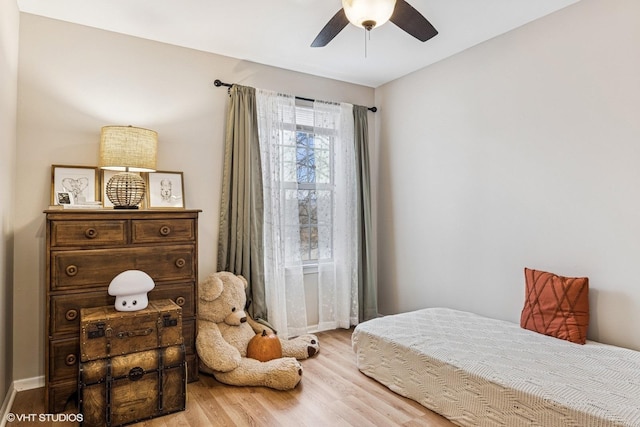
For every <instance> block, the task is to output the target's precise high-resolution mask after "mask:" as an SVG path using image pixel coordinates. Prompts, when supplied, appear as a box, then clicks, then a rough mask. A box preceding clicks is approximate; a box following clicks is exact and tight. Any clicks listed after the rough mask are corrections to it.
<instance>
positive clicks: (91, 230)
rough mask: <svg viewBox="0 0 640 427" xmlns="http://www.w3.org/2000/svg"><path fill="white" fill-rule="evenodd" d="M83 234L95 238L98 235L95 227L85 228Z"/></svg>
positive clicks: (88, 237)
mask: <svg viewBox="0 0 640 427" xmlns="http://www.w3.org/2000/svg"><path fill="white" fill-rule="evenodd" d="M84 236H85V237H86V238H87V239H95V238H96V237H98V230H96V229H95V228H87V229H86V230H85V231H84Z"/></svg>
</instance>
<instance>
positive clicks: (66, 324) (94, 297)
mask: <svg viewBox="0 0 640 427" xmlns="http://www.w3.org/2000/svg"><path fill="white" fill-rule="evenodd" d="M194 292H195V291H194V286H193V284H192V283H185V284H177V285H158V286H156V287H155V288H154V289H153V290H152V291H151V292H149V299H151V300H157V299H170V300H172V301H174V302H175V303H176V304H178V305H179V306H180V307H181V308H182V315H183V316H184V317H185V318H189V317H193V316H195V295H194ZM50 299H51V308H50V310H51V311H50V313H51V321H50V324H49V327H50V335H51V336H52V337H54V338H55V337H56V336H59V335H63V334H78V331H79V330H80V309H81V308H90V307H102V306H105V305H113V303H114V302H115V297H112V296H111V295H109V294H108V293H107V288H104V290H100V291H91V292H83V293H81V294H68V293H66V294H62V295H52V296H51V298H50ZM185 337H186V335H185Z"/></svg>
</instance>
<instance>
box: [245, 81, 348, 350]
mask: <svg viewBox="0 0 640 427" xmlns="http://www.w3.org/2000/svg"><path fill="white" fill-rule="evenodd" d="M256 103H257V110H258V128H259V140H260V153H261V163H262V176H263V192H264V246H265V247H264V254H265V255H264V256H265V260H264V262H265V265H264V271H265V298H266V305H267V313H268V320H269V323H271V324H272V325H273V326H274V328H275V329H276V330H277V331H278V334H279V335H280V336H281V337H283V338H287V337H292V336H297V335H302V334H304V333H306V332H307V331H308V325H307V310H306V301H308V300H314V298H308V299H307V298H305V287H304V273H303V263H302V256H301V250H300V248H301V231H300V219H299V218H300V216H299V215H300V212H299V206H300V204H299V197H307V198H309V197H310V193H311V194H312V195H313V196H312V197H311V199H312V200H314V202H315V207H313V213H312V215H317V246H318V248H317V254H318V298H317V301H318V307H317V310H318V313H319V323H318V326H317V329H318V330H319V331H322V330H328V329H335V328H337V327H342V328H348V327H350V326H351V325H354V324H357V322H358V295H357V292H358V277H357V274H358V273H357V265H358V264H357V235H356V233H357V224H356V221H357V219H356V215H355V212H356V210H357V209H356V203H357V199H356V191H357V188H356V186H357V184H356V168H355V153H354V127H353V112H352V106H351V105H349V104H342V105H340V104H331V103H324V102H315V103H314V105H313V110H314V117H313V118H314V132H313V133H314V136H313V138H314V141H313V144H314V146H315V148H317V149H316V150H315V152H314V161H315V181H316V182H315V184H316V186H315V188H313V189H311V190H309V189H308V184H307V183H305V185H307V187H305V188H307V189H305V190H303V191H299V188H298V178H297V173H298V171H297V169H296V168H297V161H298V157H297V153H298V152H297V149H298V146H297V139H296V137H297V129H296V105H295V98H294V97H292V96H288V95H282V94H277V93H274V92H270V91H265V90H260V89H256ZM307 203H308V200H307ZM305 244H309V242H306V243H305Z"/></svg>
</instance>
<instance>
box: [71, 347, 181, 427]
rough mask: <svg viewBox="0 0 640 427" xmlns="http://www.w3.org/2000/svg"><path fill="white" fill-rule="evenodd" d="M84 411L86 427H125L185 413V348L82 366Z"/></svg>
mask: <svg viewBox="0 0 640 427" xmlns="http://www.w3.org/2000/svg"><path fill="white" fill-rule="evenodd" d="M78 401H79V410H80V413H81V414H82V416H83V426H86V427H92V426H108V427H109V426H121V425H126V424H131V423H134V422H138V421H141V420H145V419H149V418H155V417H158V416H161V415H166V414H170V413H172V412H177V411H183V410H184V409H185V404H186V364H185V350H184V345H174V346H170V347H163V348H157V349H154V350H147V351H141V352H136V353H131V354H126V355H123V356H113V357H108V358H104V359H98V360H91V361H87V362H81V363H80V371H79V378H78Z"/></svg>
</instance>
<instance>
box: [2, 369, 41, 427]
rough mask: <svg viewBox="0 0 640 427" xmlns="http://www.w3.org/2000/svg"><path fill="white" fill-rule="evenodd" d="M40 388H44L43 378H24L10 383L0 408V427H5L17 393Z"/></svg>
mask: <svg viewBox="0 0 640 427" xmlns="http://www.w3.org/2000/svg"><path fill="white" fill-rule="evenodd" d="M40 387H44V376H40V377H33V378H26V379H24V380H18V381H14V382H12V383H11V385H10V386H9V390H8V391H7V395H6V396H5V398H4V402H2V407H1V408H0V427H5V426H6V424H7V414H9V413H10V412H11V407H12V406H13V401H14V400H15V398H16V394H18V392H19V391H23V390H31V389H34V388H40Z"/></svg>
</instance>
